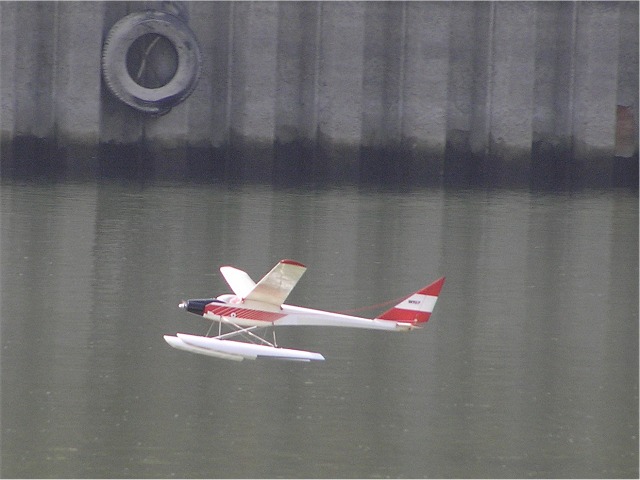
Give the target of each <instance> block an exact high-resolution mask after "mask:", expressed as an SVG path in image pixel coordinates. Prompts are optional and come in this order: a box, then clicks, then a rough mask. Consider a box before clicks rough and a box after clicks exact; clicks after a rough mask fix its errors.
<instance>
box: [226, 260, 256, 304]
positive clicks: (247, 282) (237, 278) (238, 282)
mask: <svg viewBox="0 0 640 480" xmlns="http://www.w3.org/2000/svg"><path fill="white" fill-rule="evenodd" d="M220 273H222V276H223V277H224V279H225V280H226V281H227V283H228V284H229V286H230V287H231V290H233V293H235V294H236V295H237V296H238V297H240V298H245V297H246V296H247V295H249V292H251V290H253V289H254V287H255V286H256V283H255V282H254V281H253V280H251V277H250V276H249V275H248V274H247V272H243V271H242V270H238V269H237V268H234V267H220Z"/></svg>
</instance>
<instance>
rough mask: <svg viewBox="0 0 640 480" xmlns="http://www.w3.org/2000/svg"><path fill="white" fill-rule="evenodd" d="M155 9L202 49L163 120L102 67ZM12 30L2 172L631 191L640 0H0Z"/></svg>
mask: <svg viewBox="0 0 640 480" xmlns="http://www.w3.org/2000/svg"><path fill="white" fill-rule="evenodd" d="M149 8H151V9H161V10H162V9H165V10H166V9H169V10H172V9H173V10H174V11H179V12H180V13H181V15H182V16H183V18H184V19H185V21H187V22H188V25H189V27H190V29H191V30H192V31H193V33H194V34H195V36H196V37H197V41H198V44H199V46H200V50H201V52H202V73H201V76H200V79H199V82H198V84H197V86H196V88H195V90H194V91H193V93H192V94H191V95H190V96H189V97H188V98H187V99H186V100H185V101H184V102H182V103H180V104H179V105H177V106H175V107H173V109H172V110H171V111H170V112H169V113H167V114H166V115H163V116H155V117H154V116H149V115H148V114H145V113H143V112H139V111H136V110H134V109H133V108H131V107H130V106H128V105H125V104H124V103H122V102H121V101H120V100H118V99H117V98H115V97H114V95H113V94H112V93H111V92H110V91H109V90H108V89H107V88H106V86H105V83H104V80H103V76H102V71H101V53H102V47H103V42H104V40H105V38H106V37H107V35H108V34H109V31H110V30H111V28H112V27H113V25H114V24H115V23H116V22H117V21H118V20H119V19H121V18H122V17H125V16H126V15H128V14H130V13H132V12H136V11H142V10H145V9H149ZM0 22H1V23H0V27H1V31H0V34H1V36H0V42H1V43H0V52H1V62H2V63H1V71H0V94H1V102H2V103H1V108H2V111H1V117H0V121H1V129H2V130H1V134H2V175H3V176H4V175H14V174H31V173H33V172H39V171H46V170H53V171H57V172H60V173H62V174H63V175H67V176H87V175H88V176H95V175H101V174H104V173H110V172H111V173H114V172H115V173H116V174H122V172H125V173H124V174H132V175H136V174H137V175H149V174H150V175H155V176H158V177H165V176H166V177H175V176H178V177H182V176H187V177H189V176H192V175H195V176H198V175H204V176H208V177H219V178H225V179H245V178H248V179H251V178H255V179H265V178H267V179H273V178H280V177H289V178H290V179H291V180H292V181H299V180H309V179H318V180H332V179H347V180H353V181H357V180H367V179H372V180H380V179H382V178H384V179H387V180H388V181H393V182H395V181H398V182H405V181H408V180H409V181H411V182H418V183H439V182H442V181H443V180H444V181H447V180H451V181H454V182H462V183H465V182H473V181H477V180H478V179H498V180H500V179H503V180H505V181H516V182H519V183H527V182H532V181H534V182H535V181H540V182H543V183H544V182H552V183H553V182H560V183H563V182H574V181H576V182H584V183H588V184H597V185H611V184H620V183H624V184H635V185H637V172H638V157H637V155H638V139H637V137H638V130H637V125H638V3H637V2H0ZM194 172H196V173H194Z"/></svg>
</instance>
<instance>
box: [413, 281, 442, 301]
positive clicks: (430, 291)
mask: <svg viewBox="0 0 640 480" xmlns="http://www.w3.org/2000/svg"><path fill="white" fill-rule="evenodd" d="M445 280H446V277H440V278H439V279H438V280H436V281H435V282H433V283H432V284H430V285H427V286H426V287H424V288H423V289H422V290H420V291H419V292H418V293H420V294H422V295H431V296H433V297H437V296H438V295H440V290H442V286H443V285H444V281H445Z"/></svg>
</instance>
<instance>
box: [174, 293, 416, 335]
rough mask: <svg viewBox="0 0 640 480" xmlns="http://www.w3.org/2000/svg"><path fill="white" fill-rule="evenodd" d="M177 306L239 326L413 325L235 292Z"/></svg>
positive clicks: (403, 328) (394, 327) (385, 327)
mask: <svg viewBox="0 0 640 480" xmlns="http://www.w3.org/2000/svg"><path fill="white" fill-rule="evenodd" d="M180 308H183V309H184V310H187V311H188V312H191V313H194V314H196V315H201V316H203V317H204V318H206V319H208V320H211V321H214V322H222V323H232V324H235V325H238V326H241V327H253V326H258V327H269V326H325V327H351V328H367V329H375V330H387V331H394V330H395V331H406V330H411V329H412V328H415V325H414V324H412V323H409V322H395V321H388V320H379V319H373V320H372V319H369V318H362V317H355V316H352V315H344V314H340V313H333V312H327V311H324V310H316V309H312V308H305V307H297V306H294V305H286V304H282V305H281V306H280V307H278V306H275V305H272V304H268V303H262V302H256V301H243V300H241V299H239V298H238V297H236V296H235V295H220V296H219V297H217V298H215V299H194V300H187V301H186V302H183V303H181V304H180Z"/></svg>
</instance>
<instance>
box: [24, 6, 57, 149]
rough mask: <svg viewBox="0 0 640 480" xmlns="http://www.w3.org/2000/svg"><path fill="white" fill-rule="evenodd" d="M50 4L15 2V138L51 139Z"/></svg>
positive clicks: (52, 18) (52, 46)
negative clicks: (16, 27)
mask: <svg viewBox="0 0 640 480" xmlns="http://www.w3.org/2000/svg"><path fill="white" fill-rule="evenodd" d="M55 9H56V3H54V2H18V4H17V12H16V24H17V25H18V28H19V29H20V31H23V32H30V35H24V34H21V33H20V32H16V33H17V35H16V44H15V49H16V71H15V100H16V103H15V105H16V111H15V119H16V125H15V135H18V136H23V135H25V136H26V135H29V136H34V137H36V138H42V139H44V138H48V139H52V138H54V137H55V131H54V116H53V114H54V112H53V101H52V99H53V93H54V92H53V71H54V63H55V58H54V55H55V38H54V35H55V21H56V16H55Z"/></svg>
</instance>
